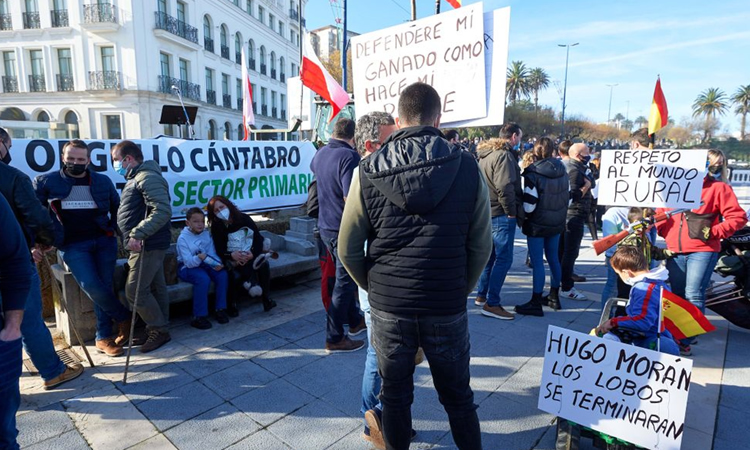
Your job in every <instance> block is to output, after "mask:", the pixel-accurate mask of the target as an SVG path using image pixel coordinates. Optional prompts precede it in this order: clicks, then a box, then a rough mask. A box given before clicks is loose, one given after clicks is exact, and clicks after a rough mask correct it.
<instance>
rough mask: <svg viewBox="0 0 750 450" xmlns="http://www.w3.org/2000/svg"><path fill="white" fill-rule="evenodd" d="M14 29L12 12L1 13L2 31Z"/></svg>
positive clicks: (0, 25) (0, 29) (0, 26)
mask: <svg viewBox="0 0 750 450" xmlns="http://www.w3.org/2000/svg"><path fill="white" fill-rule="evenodd" d="M11 30H13V17H12V16H11V15H10V14H0V31H11Z"/></svg>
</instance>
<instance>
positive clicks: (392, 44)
mask: <svg viewBox="0 0 750 450" xmlns="http://www.w3.org/2000/svg"><path fill="white" fill-rule="evenodd" d="M351 43H352V71H353V72H354V98H355V99H356V100H357V115H358V116H362V115H364V114H367V113H369V112H372V111H385V112H387V113H390V114H392V115H393V116H397V115H398V99H399V96H400V95H401V91H402V90H403V89H404V88H406V87H407V86H409V85H410V84H412V83H415V82H417V81H422V82H425V83H428V84H430V85H432V86H433V87H434V88H435V89H436V90H437V91H438V93H439V94H440V97H441V105H442V119H441V122H445V123H450V122H457V121H462V120H469V119H476V118H478V117H485V116H487V103H486V101H485V95H486V89H485V40H484V20H483V18H482V3H481V2H480V3H473V4H471V5H467V6H464V7H462V8H458V9H455V10H452V11H448V12H445V13H442V14H438V15H434V16H430V17H426V18H424V19H420V20H417V21H414V22H408V23H405V24H403V25H397V26H395V27H390V28H386V29H383V30H378V31H374V32H372V33H367V34H363V35H361V36H356V37H353V38H352V39H351Z"/></svg>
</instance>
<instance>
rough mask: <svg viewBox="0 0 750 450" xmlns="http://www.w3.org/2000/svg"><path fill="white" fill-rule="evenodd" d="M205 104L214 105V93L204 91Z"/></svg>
mask: <svg viewBox="0 0 750 450" xmlns="http://www.w3.org/2000/svg"><path fill="white" fill-rule="evenodd" d="M206 103H210V104H212V105H215V104H216V91H211V90H206Z"/></svg>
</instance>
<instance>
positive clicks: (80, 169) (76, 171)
mask: <svg viewBox="0 0 750 450" xmlns="http://www.w3.org/2000/svg"><path fill="white" fill-rule="evenodd" d="M65 171H66V172H68V174H70V175H73V176H74V177H77V176H79V175H83V173H84V172H86V164H73V163H69V162H66V163H65Z"/></svg>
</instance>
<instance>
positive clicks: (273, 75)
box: [271, 69, 276, 80]
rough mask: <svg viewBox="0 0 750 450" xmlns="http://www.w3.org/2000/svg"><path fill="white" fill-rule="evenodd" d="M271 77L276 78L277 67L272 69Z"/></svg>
mask: <svg viewBox="0 0 750 450" xmlns="http://www.w3.org/2000/svg"><path fill="white" fill-rule="evenodd" d="M271 78H273V79H274V80H275V79H276V69H271Z"/></svg>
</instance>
